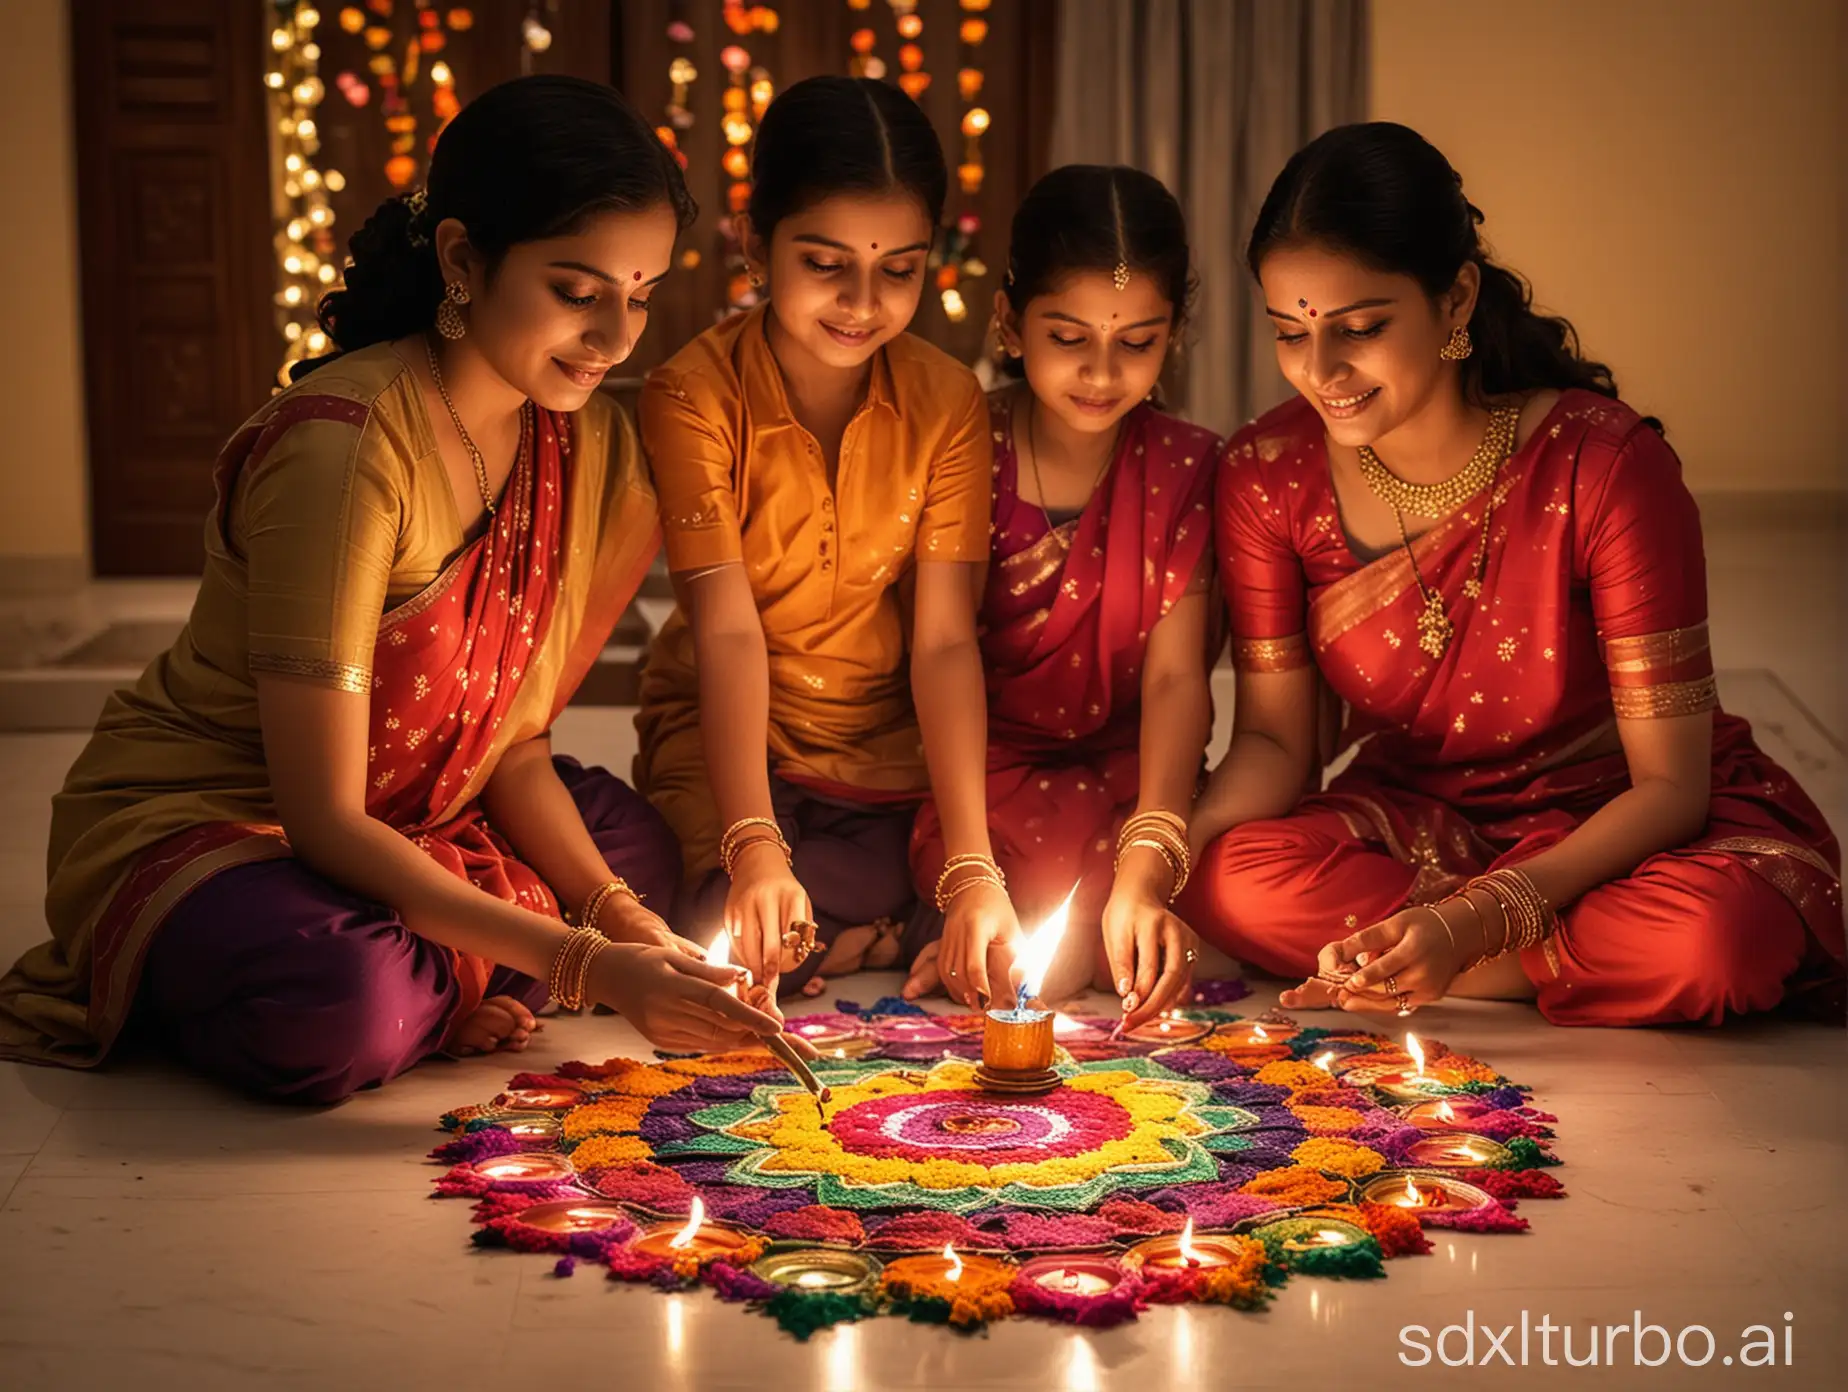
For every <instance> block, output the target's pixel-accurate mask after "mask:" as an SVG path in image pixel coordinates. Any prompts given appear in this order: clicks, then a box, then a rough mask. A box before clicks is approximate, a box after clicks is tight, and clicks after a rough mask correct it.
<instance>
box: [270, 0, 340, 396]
mask: <svg viewBox="0 0 1848 1392" xmlns="http://www.w3.org/2000/svg"><path fill="white" fill-rule="evenodd" d="M320 23H321V14H320V11H318V10H317V9H315V7H314V5H313V4H312V3H304V2H303V0H288V2H287V3H282V4H279V5H278V6H277V13H276V24H275V27H274V28H273V29H272V30H271V31H270V65H269V68H268V70H267V71H266V72H265V73H264V78H263V80H264V83H265V85H266V86H267V87H268V88H269V92H270V110H271V112H272V113H273V114H274V117H275V130H276V137H277V142H278V144H277V148H278V150H279V152H280V156H281V158H280V160H279V166H280V170H279V172H280V174H281V180H280V184H281V187H280V189H279V190H278V192H279V194H280V197H279V199H278V200H277V205H278V213H279V216H278V219H277V229H276V235H275V239H274V240H275V247H276V270H277V287H276V296H275V300H276V315H277V324H278V327H279V328H280V329H281V331H282V336H283V339H284V340H285V341H286V343H287V344H288V347H287V350H286V352H285V354H284V357H283V361H282V366H281V369H280V371H279V373H278V380H279V381H281V382H283V383H287V382H288V380H289V369H290V368H291V367H293V366H294V365H295V364H296V363H297V362H299V361H300V360H301V359H302V358H304V357H313V356H315V355H317V354H320V353H324V352H326V351H327V335H326V334H324V333H323V332H321V328H320V325H319V324H318V323H316V321H315V314H314V310H315V305H316V303H317V302H318V301H319V300H320V298H321V296H322V294H323V293H325V292H326V291H327V290H328V289H329V288H331V287H332V286H333V284H334V282H335V281H336V280H338V279H339V278H340V271H339V268H338V266H337V265H336V264H335V261H334V235H333V227H334V210H333V209H332V208H331V207H329V206H328V202H327V195H328V194H329V193H338V192H339V191H340V190H341V189H343V188H345V187H346V176H345V175H343V174H342V173H341V172H340V171H339V170H338V169H327V170H323V169H320V168H319V167H317V165H316V163H315V156H316V155H317V154H318V153H319V152H320V149H321V136H320V128H319V126H317V124H316V123H315V116H314V113H315V110H316V108H317V107H319V106H320V104H321V101H322V99H323V98H324V97H325V96H326V95H327V88H326V85H325V84H324V83H323V82H322V81H321V77H320V63H321V46H320V44H318V43H316V42H315V37H314V35H315V29H316V28H317V27H318V26H319V25H320Z"/></svg>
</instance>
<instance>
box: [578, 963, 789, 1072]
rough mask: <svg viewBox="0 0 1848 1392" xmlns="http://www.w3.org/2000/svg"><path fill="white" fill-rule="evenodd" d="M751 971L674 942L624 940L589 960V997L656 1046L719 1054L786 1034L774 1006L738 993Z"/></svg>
mask: <svg viewBox="0 0 1848 1392" xmlns="http://www.w3.org/2000/svg"><path fill="white" fill-rule="evenodd" d="M743 979H744V974H743V972H742V971H740V970H739V969H738V968H736V967H716V966H710V965H708V964H707V963H705V962H702V961H699V960H698V959H696V958H693V957H689V956H687V955H686V954H685V953H684V952H678V951H676V950H674V949H673V948H669V947H642V946H639V945H637V944H633V943H617V944H613V945H612V946H610V947H606V948H604V949H603V950H602V951H601V952H599V953H598V954H597V955H596V957H595V958H594V959H593V960H592V962H591V964H590V975H589V980H588V981H587V982H586V994H587V995H588V996H589V998H590V999H591V1000H593V1001H595V1002H596V1003H597V1004H599V1005H607V1006H609V1007H610V1009H612V1010H614V1011H616V1012H617V1013H618V1014H620V1015H622V1016H623V1017H624V1018H626V1019H627V1020H628V1021H629V1023H630V1024H632V1025H634V1026H635V1027H636V1028H637V1029H638V1030H640V1031H641V1032H642V1034H643V1035H644V1036H645V1037H646V1038H647V1040H648V1042H649V1043H650V1044H653V1045H654V1046H655V1047H656V1048H657V1049H666V1050H669V1051H670V1052H673V1053H701V1054H706V1053H717V1052H722V1051H724V1050H727V1049H741V1048H745V1047H747V1046H749V1045H753V1044H756V1043H757V1042H758V1041H759V1040H761V1039H764V1038H767V1037H768V1036H770V1035H774V1034H778V1033H781V1031H782V1028H783V1023H782V1021H781V1020H780V1019H778V1018H777V1017H776V1016H775V1015H772V1014H770V1013H769V1012H768V1011H765V1010H760V1009H758V1008H756V1007H755V1006H752V1005H748V1004H746V1003H745V1002H744V1001H742V1000H740V999H738V997H737V996H735V995H733V994H732V988H734V987H737V986H739V985H740V984H741V983H742V982H743Z"/></svg>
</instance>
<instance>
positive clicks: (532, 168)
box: [294, 75, 699, 378]
mask: <svg viewBox="0 0 1848 1392" xmlns="http://www.w3.org/2000/svg"><path fill="white" fill-rule="evenodd" d="M662 206H666V207H669V208H671V209H673V212H674V220H675V223H676V224H677V226H678V227H679V228H680V229H681V230H682V231H685V230H686V228H687V227H688V226H690V225H691V224H692V222H693V220H694V218H695V217H696V216H697V215H698V212H699V210H698V208H697V206H696V205H695V204H694V202H693V199H692V197H691V196H690V195H689V194H688V193H687V186H686V180H685V179H684V178H682V177H681V173H680V165H679V163H678V162H677V161H676V160H675V159H674V157H673V155H672V153H671V152H669V151H668V149H667V147H666V146H664V145H662V143H661V141H660V138H659V137H658V136H656V135H655V133H654V129H653V127H651V126H650V125H649V124H648V122H646V121H644V120H643V119H642V118H641V116H640V115H639V114H638V113H637V112H636V110H635V108H634V107H632V106H630V105H629V103H628V102H626V101H625V100H623V98H622V96H621V95H620V94H619V93H618V92H616V91H615V90H614V89H613V88H610V87H606V86H604V85H602V84H601V83H597V82H587V81H585V80H583V79H581V78H575V77H557V76H549V75H548V76H536V77H521V78H515V79H514V80H513V81H511V82H503V83H501V84H500V85H499V86H496V87H491V88H489V89H488V90H487V91H486V92H483V93H482V94H481V95H480V96H478V97H476V98H475V99H474V100H473V101H471V102H470V103H469V104H468V105H467V106H465V107H463V108H462V110H461V111H460V112H458V113H457V114H456V117H455V119H454V120H452V121H451V122H450V123H449V124H448V125H447V126H446V127H444V129H443V133H442V135H441V136H440V137H439V138H438V140H437V142H436V151H435V153H434V154H433V155H432V156H431V157H430V174H429V184H428V187H427V188H426V189H425V190H422V191H421V197H420V196H419V195H407V196H405V197H400V198H388V199H386V200H385V201H384V202H383V203H381V204H380V205H379V206H378V209H377V210H376V211H375V212H374V213H373V214H372V216H371V217H370V218H368V219H367V220H366V224H365V226H363V227H361V228H360V229H359V231H357V232H355V233H354V234H353V236H352V237H351V239H350V240H349V241H348V242H347V252H348V255H349V256H350V258H351V261H350V264H349V265H348V266H347V268H346V274H345V277H344V283H343V284H342V286H341V288H340V289H338V290H335V291H333V292H332V293H330V294H328V295H326V296H324V297H323V298H322V300H321V304H320V310H319V317H320V321H321V327H322V328H323V329H324V330H325V331H326V333H327V336H328V337H329V338H331V339H332V340H333V341H334V344H335V347H336V349H337V351H338V352H339V353H350V352H352V351H353V350H354V349H356V348H363V347H366V346H367V345H368V344H373V343H383V342H388V341H390V340H392V339H395V338H403V337H405V336H406V335H407V334H413V333H417V332H419V331H420V330H423V329H427V328H429V327H430V325H431V324H432V323H433V322H434V320H435V318H436V310H437V306H438V305H439V304H440V303H441V301H442V298H443V276H442V272H441V270H440V269H439V268H438V265H437V260H436V247H435V245H434V241H433V233H434V232H435V229H436V227H437V225H438V224H439V223H441V222H443V221H444V220H446V219H448V218H455V219H456V220H457V221H458V222H460V223H461V224H462V225H463V227H465V228H466V229H468V239H469V243H470V245H472V246H473V247H474V248H475V249H476V250H477V251H479V252H480V253H481V254H482V255H483V256H484V257H486V258H487V264H488V274H489V275H490V276H492V275H493V274H494V272H495V270H496V269H497V268H498V266H499V264H500V262H501V259H502V258H503V257H505V256H506V254H507V252H508V251H509V250H510V249H511V248H512V247H514V246H516V245H518V244H519V243H521V242H535V241H542V240H544V239H545V238H548V237H559V236H564V235H566V234H567V233H570V232H572V231H574V230H576V229H577V228H578V227H580V226H582V225H583V223H584V222H585V221H586V220H587V219H589V218H590V217H592V216H594V215H596V214H598V213H603V212H640V211H642V210H644V209H647V208H657V207H662ZM331 360H332V355H330V356H329V357H322V358H316V359H313V360H310V361H307V362H302V363H297V364H296V366H295V370H294V375H295V376H296V377H298V378H299V377H300V376H302V375H303V374H304V373H306V372H310V371H312V370H313V369H314V368H316V367H318V366H320V365H321V364H323V363H326V362H329V361H331Z"/></svg>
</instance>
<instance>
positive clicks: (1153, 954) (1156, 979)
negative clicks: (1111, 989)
mask: <svg viewBox="0 0 1848 1392" xmlns="http://www.w3.org/2000/svg"><path fill="white" fill-rule="evenodd" d="M1125 868H1126V869H1127V868H1128V867H1127V866H1126V867H1125ZM1104 955H1105V957H1106V958H1108V959H1109V962H1110V980H1111V982H1112V983H1113V984H1114V985H1115V986H1116V989H1117V994H1118V995H1119V996H1121V997H1122V998H1123V1028H1125V1029H1134V1028H1135V1027H1136V1026H1137V1025H1139V1024H1141V1023H1143V1021H1145V1020H1152V1019H1154V1018H1155V1017H1156V1016H1157V1015H1160V1014H1161V1013H1162V1011H1164V1010H1169V1009H1172V1008H1174V1007H1176V1006H1179V1005H1183V1004H1185V1003H1186V1002H1187V1001H1189V1000H1191V999H1192V997H1193V964H1194V959H1195V957H1196V956H1198V953H1197V951H1196V949H1195V947H1194V935H1193V930H1192V929H1191V928H1189V927H1188V926H1187V925H1186V924H1185V923H1183V922H1181V920H1180V919H1178V918H1176V917H1175V916H1174V914H1172V913H1170V912H1169V910H1168V906H1167V904H1165V903H1164V902H1162V899H1161V897H1160V896H1159V895H1157V894H1155V893H1153V892H1151V891H1150V889H1149V888H1148V887H1147V886H1146V885H1144V884H1141V883H1138V882H1136V881H1135V880H1134V879H1133V878H1132V877H1131V876H1129V875H1119V876H1118V877H1117V881H1116V884H1115V886H1114V887H1113V888H1112V889H1111V891H1110V901H1109V902H1108V903H1107V904H1105V905H1104Z"/></svg>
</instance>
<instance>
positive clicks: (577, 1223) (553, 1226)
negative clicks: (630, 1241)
mask: <svg viewBox="0 0 1848 1392" xmlns="http://www.w3.org/2000/svg"><path fill="white" fill-rule="evenodd" d="M519 1218H520V1221H521V1222H522V1223H524V1224H526V1225H527V1226H528V1227H533V1228H540V1229H542V1230H544V1231H545V1232H554V1233H580V1232H596V1231H597V1230H598V1229H599V1228H614V1227H617V1226H618V1225H620V1224H623V1223H627V1222H628V1221H629V1214H628V1210H626V1209H625V1208H623V1206H622V1205H621V1204H617V1203H610V1202H608V1201H607V1200H604V1199H560V1200H558V1201H557V1202H554V1203H542V1204H535V1205H533V1207H531V1208H527V1209H522V1210H521V1211H520V1215H519Z"/></svg>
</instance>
